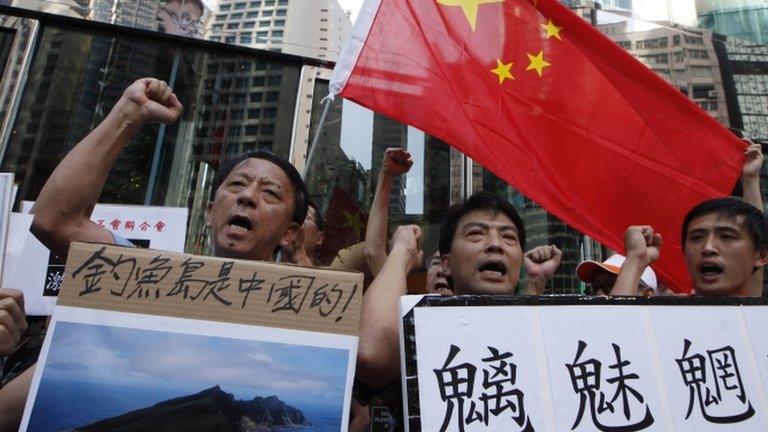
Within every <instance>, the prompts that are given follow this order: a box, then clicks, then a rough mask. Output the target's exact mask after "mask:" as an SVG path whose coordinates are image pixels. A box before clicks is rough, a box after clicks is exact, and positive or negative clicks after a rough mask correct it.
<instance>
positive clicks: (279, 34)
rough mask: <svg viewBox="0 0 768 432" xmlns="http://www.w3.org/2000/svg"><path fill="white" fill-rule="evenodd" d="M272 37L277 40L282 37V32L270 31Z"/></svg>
mask: <svg viewBox="0 0 768 432" xmlns="http://www.w3.org/2000/svg"><path fill="white" fill-rule="evenodd" d="M272 37H273V38H275V39H279V38H282V37H283V31H282V30H272Z"/></svg>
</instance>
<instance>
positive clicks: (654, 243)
mask: <svg viewBox="0 0 768 432" xmlns="http://www.w3.org/2000/svg"><path fill="white" fill-rule="evenodd" d="M624 247H625V248H626V259H625V260H624V264H622V266H621V270H620V271H619V275H618V277H617V278H616V283H615V284H614V285H613V289H611V295H612V296H636V295H637V292H638V290H637V286H638V284H639V283H640V277H641V276H642V275H643V272H644V271H645V268H646V267H648V266H649V265H651V264H653V263H654V262H655V261H656V260H657V259H659V251H660V250H661V234H657V233H654V232H653V228H651V227H650V226H647V225H646V226H631V227H629V228H627V231H626V232H625V233H624Z"/></svg>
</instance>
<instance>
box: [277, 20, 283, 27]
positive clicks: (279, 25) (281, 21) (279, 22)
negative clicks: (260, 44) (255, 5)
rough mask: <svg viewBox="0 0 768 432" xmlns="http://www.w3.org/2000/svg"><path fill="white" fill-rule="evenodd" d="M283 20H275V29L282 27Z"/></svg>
mask: <svg viewBox="0 0 768 432" xmlns="http://www.w3.org/2000/svg"><path fill="white" fill-rule="evenodd" d="M284 26H285V20H275V27H284Z"/></svg>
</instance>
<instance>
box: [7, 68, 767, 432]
mask: <svg viewBox="0 0 768 432" xmlns="http://www.w3.org/2000/svg"><path fill="white" fill-rule="evenodd" d="M181 110H182V105H181V103H180V102H179V100H178V99H177V98H176V96H175V95H174V94H173V92H172V90H171V89H170V88H169V87H168V85H167V84H166V83H164V82H162V81H159V80H156V79H151V78H145V79H141V80H138V81H136V82H135V83H134V84H132V85H131V86H130V87H128V88H127V89H126V90H125V93H124V94H123V95H122V97H121V98H120V99H119V101H118V102H117V103H116V105H115V107H114V108H113V109H112V111H111V112H110V113H109V114H108V116H107V117H106V118H105V119H104V121H103V122H102V123H101V124H100V125H99V126H97V127H96V129H94V130H93V131H92V132H91V133H90V134H89V135H88V136H87V137H85V138H84V139H83V140H82V141H81V142H80V143H79V144H78V145H77V146H75V147H74V148H73V149H72V150H71V151H70V152H69V154H68V155H67V156H66V157H65V158H64V160H62V162H61V163H60V164H59V165H58V167H57V168H56V169H55V171H54V172H53V173H52V175H51V176H50V178H49V179H48V181H47V182H46V184H45V186H44V187H43V189H42V191H41V192H40V194H39V196H38V198H37V201H36V203H35V206H34V209H33V213H34V220H33V223H32V227H31V230H32V232H33V234H34V235H35V236H36V237H37V238H38V239H40V241H41V242H42V243H43V244H45V245H46V246H47V247H48V248H49V249H50V250H51V251H52V252H54V253H56V254H58V255H59V256H61V257H66V254H67V251H68V248H69V245H70V243H71V242H73V241H89V242H100V243H116V244H122V245H130V243H129V242H128V241H127V240H125V239H123V238H120V237H118V236H116V235H114V234H113V233H111V232H110V231H108V230H106V229H105V228H103V227H101V226H99V225H97V224H95V223H93V222H92V221H91V220H90V218H89V216H90V212H91V210H92V209H93V206H94V205H95V203H96V200H97V198H98V197H99V194H100V193H101V190H102V188H103V186H104V183H105V181H106V179H107V175H108V173H109V172H110V170H111V168H112V167H113V165H114V164H115V162H116V160H117V158H118V156H119V155H120V153H121V151H122V149H123V148H124V147H125V146H126V144H127V143H128V142H129V141H130V140H131V138H132V137H134V136H135V135H136V134H137V132H138V131H139V130H140V129H141V128H142V127H144V126H146V125H148V124H152V123H158V122H159V123H172V122H174V121H176V120H177V118H178V117H179V115H180V113H181ZM412 163H413V162H412V160H411V156H410V154H409V153H408V152H407V151H405V150H403V149H389V150H387V152H386V153H385V155H384V160H383V163H382V168H381V171H380V172H379V177H378V183H377V188H376V192H375V197H374V200H373V203H372V206H371V212H370V215H369V220H368V223H367V229H366V233H365V245H364V251H363V253H364V256H365V262H366V266H367V270H368V271H369V272H370V275H371V276H372V281H371V283H370V284H369V286H367V289H366V290H365V293H364V295H363V302H362V319H361V322H360V339H359V347H358V360H357V370H356V382H355V392H354V400H353V406H352V409H351V413H352V418H351V421H350V430H352V431H364V430H370V422H371V416H370V413H369V407H370V406H373V405H376V406H378V407H381V408H383V409H385V411H386V412H387V418H389V419H391V420H390V421H391V423H392V425H391V426H392V429H391V430H398V428H399V427H398V424H402V423H401V421H402V420H401V419H400V418H399V416H400V411H401V404H402V398H401V396H400V388H399V383H400V380H399V374H400V349H399V330H398V300H399V298H400V297H401V296H403V295H405V294H407V293H408V286H407V285H408V276H409V274H411V273H412V272H414V271H415V270H418V269H426V291H427V292H428V293H430V294H434V295H467V294H490V295H515V294H516V293H518V291H519V293H520V294H522V295H542V294H543V293H544V292H545V288H546V287H547V284H548V282H549V280H550V279H551V278H552V277H553V275H554V274H555V272H556V270H557V268H558V266H559V265H560V261H561V258H562V252H561V251H560V250H559V249H558V248H557V247H556V246H554V245H547V246H540V247H536V248H532V249H531V250H528V251H526V231H525V226H524V224H523V220H522V219H521V218H520V216H519V215H518V213H517V212H516V210H515V208H514V207H513V206H512V205H511V204H510V203H509V202H508V201H506V200H505V199H503V198H500V197H498V196H496V195H493V194H489V193H477V194H475V195H473V196H471V197H470V198H468V199H467V200H466V201H465V202H464V203H462V204H460V205H458V206H455V207H454V208H452V209H451V211H450V212H449V213H448V214H446V215H445V218H444V220H443V221H442V225H441V229H440V238H439V248H438V250H437V251H435V252H434V253H431V254H429V255H427V256H426V257H425V255H424V253H423V251H422V249H421V239H422V230H421V228H420V227H419V226H416V225H404V226H399V227H397V228H396V229H395V231H394V232H393V233H392V235H391V238H388V234H387V228H388V225H389V222H388V215H387V213H388V203H389V193H390V189H391V187H392V184H393V182H394V181H395V179H396V178H397V176H400V175H404V174H405V173H406V172H408V170H409V169H410V167H411V165H412ZM762 164H763V155H762V152H761V150H760V146H759V145H757V144H751V145H749V146H748V148H747V150H746V152H745V163H744V168H743V172H742V178H741V183H742V189H743V199H738V198H731V197H729V198H718V199H713V200H708V201H705V202H702V203H701V204H699V205H697V206H696V207H694V208H693V209H691V210H690V212H689V213H688V215H687V216H686V218H685V220H684V221H683V222H682V224H681V239H682V247H683V253H684V255H685V262H686V265H687V268H688V272H689V274H690V276H691V279H692V281H693V290H694V293H695V295H698V296H707V297H758V296H761V295H762V289H763V268H764V267H765V266H766V264H768V230H767V228H768V227H767V226H766V218H765V216H764V215H763V212H762V208H763V203H762V198H761V193H760V186H759V172H760V169H761V167H762ZM205 217H206V226H207V227H208V229H209V232H210V235H211V240H212V246H213V254H214V255H215V256H218V257H227V258H239V259H249V260H265V261H272V260H274V258H275V256H276V255H278V254H277V253H276V252H277V251H279V255H280V256H281V259H282V260H283V261H289V262H293V263H297V264H300V265H306V266H312V265H313V263H314V262H315V261H316V260H315V249H316V248H317V247H318V246H319V245H321V244H322V243H323V241H324V234H323V216H322V212H321V209H320V208H318V207H317V206H316V205H315V204H313V203H311V202H309V200H308V198H307V189H306V186H305V184H304V182H303V180H302V178H301V176H300V175H299V173H298V172H297V171H296V169H295V168H294V167H293V166H292V165H291V164H290V163H288V162H286V161H284V160H283V159H281V158H279V157H277V156H275V155H273V154H271V153H269V152H265V151H259V152H253V153H247V154H244V155H242V156H240V157H238V158H235V159H233V160H231V161H229V162H228V163H225V164H222V165H221V166H220V168H219V169H218V170H217V173H216V176H215V178H214V181H213V188H212V193H211V197H210V201H209V203H208V204H207V207H206V209H205ZM624 240H625V249H624V250H623V251H620V252H622V253H623V255H618V254H616V255H613V256H611V257H610V258H609V259H607V260H606V261H604V262H595V261H587V262H584V263H582V264H581V265H579V266H578V268H577V271H576V273H577V277H578V278H579V279H580V280H582V281H584V282H586V283H588V284H589V286H590V289H591V291H590V293H591V294H593V295H612V296H616V295H620V296H653V295H659V294H660V293H661V292H662V290H661V285H662V284H661V283H660V281H658V280H657V278H656V275H655V273H654V272H653V270H652V269H651V267H650V266H651V265H652V264H653V263H654V262H655V261H656V260H657V259H658V258H659V255H660V248H661V244H662V238H661V236H660V235H659V234H657V233H655V232H654V229H653V227H652V226H647V225H646V226H631V227H628V228H627V230H626V233H625V236H624ZM430 252H431V251H430ZM523 269H524V270H525V280H524V281H522V283H519V282H520V278H521V273H522V270H523ZM518 285H520V286H521V287H522V288H521V289H520V290H517V287H518ZM26 331H27V321H26V317H25V314H24V299H23V296H22V295H21V293H20V292H19V291H17V290H13V289H0V357H8V356H13V354H14V353H17V352H18V350H19V346H20V345H23V343H22V341H23V340H24V337H25V332H26ZM30 358H31V360H30ZM34 361H35V355H34V350H33V354H29V355H27V356H26V357H25V359H24V360H23V361H20V362H15V363H16V364H15V366H16V368H15V369H14V371H13V373H8V372H9V371H8V368H6V370H5V371H4V374H3V376H2V379H3V381H2V387H1V388H0V431H5V430H15V428H17V427H18V424H19V422H20V420H21V415H22V412H23V408H24V404H25V400H26V395H27V393H28V391H29V387H30V383H31V379H32V373H33V371H34ZM9 363H14V362H6V366H8V364H9ZM19 364H21V365H23V366H22V367H19Z"/></svg>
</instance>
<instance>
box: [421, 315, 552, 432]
mask: <svg viewBox="0 0 768 432" xmlns="http://www.w3.org/2000/svg"><path fill="white" fill-rule="evenodd" d="M533 313H535V312H534V311H532V310H530V309H529V310H524V309H523V308H483V307H416V308H414V317H415V332H416V358H417V359H418V365H417V370H418V385H419V413H420V415H421V430H422V431H439V432H446V431H460V432H463V431H466V432H473V431H497V430H504V431H510V432H517V431H521V432H522V431H526V432H528V431H533V430H547V429H549V430H551V429H552V427H549V428H548V427H547V426H552V425H547V423H546V419H547V418H549V413H548V409H549V401H548V396H549V395H548V389H547V388H546V385H544V383H543V382H542V380H541V379H540V378H541V377H542V376H543V375H544V374H545V369H542V368H543V367H544V364H543V362H542V360H543V358H544V352H543V346H542V347H541V348H542V349H541V350H536V349H534V347H536V346H537V345H538V346H541V344H537V342H536V339H537V338H538V335H537V332H536V326H535V325H534V322H535V321H534V319H533V317H532V315H531V314H533ZM457 323H471V325H463V326H460V325H457ZM480 329H483V330H480ZM411 414H412V413H409V415H411Z"/></svg>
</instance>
